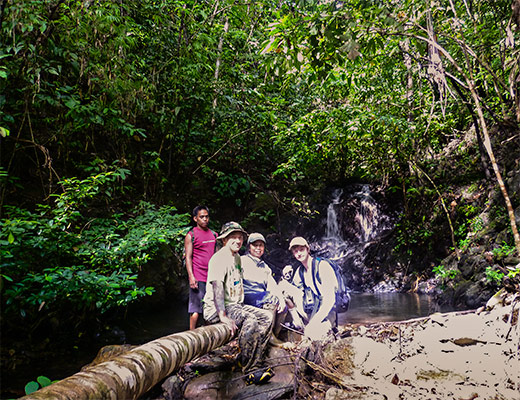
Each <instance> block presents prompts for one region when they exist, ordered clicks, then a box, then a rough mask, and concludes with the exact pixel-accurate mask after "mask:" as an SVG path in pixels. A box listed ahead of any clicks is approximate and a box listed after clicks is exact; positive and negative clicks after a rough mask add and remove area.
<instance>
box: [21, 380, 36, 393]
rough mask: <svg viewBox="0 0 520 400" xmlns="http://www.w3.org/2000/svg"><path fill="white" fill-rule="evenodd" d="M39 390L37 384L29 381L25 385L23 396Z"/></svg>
mask: <svg viewBox="0 0 520 400" xmlns="http://www.w3.org/2000/svg"><path fill="white" fill-rule="evenodd" d="M39 388H40V385H38V383H37V382H34V381H31V382H29V383H28V384H27V385H25V394H31V393H34V392H36V391H37V390H38V389H39Z"/></svg>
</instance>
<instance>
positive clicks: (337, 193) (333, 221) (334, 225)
mask: <svg viewBox="0 0 520 400" xmlns="http://www.w3.org/2000/svg"><path fill="white" fill-rule="evenodd" d="M342 194H343V190H342V189H336V190H334V192H333V194H332V201H331V203H330V204H329V206H328V207H327V238H329V239H337V240H338V239H341V233H340V231H339V224H338V215H337V214H336V208H335V206H336V205H337V204H339V203H340V201H341V195H342Z"/></svg>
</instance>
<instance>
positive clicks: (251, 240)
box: [247, 232, 265, 244]
mask: <svg viewBox="0 0 520 400" xmlns="http://www.w3.org/2000/svg"><path fill="white" fill-rule="evenodd" d="M257 240H260V241H262V242H264V244H265V237H264V235H262V234H261V233H258V232H253V233H251V234H250V235H249V239H247V244H251V243H254V242H256V241H257Z"/></svg>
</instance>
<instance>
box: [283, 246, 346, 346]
mask: <svg viewBox="0 0 520 400" xmlns="http://www.w3.org/2000/svg"><path fill="white" fill-rule="evenodd" d="M289 250H290V251H291V252H292V254H293V256H294V258H295V259H296V260H297V261H299V262H300V263H301V265H300V266H299V267H298V269H297V270H296V273H295V274H294V279H293V283H294V285H295V286H297V287H299V288H300V289H301V290H302V293H303V298H302V303H303V311H304V312H305V314H306V315H307V319H308V323H307V325H306V326H305V331H304V335H305V336H307V337H308V338H310V339H311V340H321V339H324V338H325V337H326V336H327V335H328V334H329V333H331V332H334V331H336V330H337V321H338V316H337V312H336V289H337V287H338V281H337V279H336V273H335V272H334V269H333V268H332V266H331V265H330V264H329V263H328V262H327V261H325V260H322V261H321V262H320V263H319V266H316V263H315V262H313V257H311V255H310V246H309V244H308V243H307V240H305V239H304V238H303V237H301V236H297V237H295V238H293V239H292V240H291V242H290V244H289ZM318 268H319V278H318V276H317V274H318Z"/></svg>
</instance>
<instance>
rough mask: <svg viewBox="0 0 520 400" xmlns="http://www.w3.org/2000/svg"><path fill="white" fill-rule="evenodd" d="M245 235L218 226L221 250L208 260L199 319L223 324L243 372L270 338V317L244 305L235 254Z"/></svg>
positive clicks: (232, 227) (227, 226) (228, 226)
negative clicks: (235, 340)
mask: <svg viewBox="0 0 520 400" xmlns="http://www.w3.org/2000/svg"><path fill="white" fill-rule="evenodd" d="M246 238H247V232H246V231H245V230H244V229H243V228H242V227H241V226H240V224H238V223H236V222H227V223H225V224H224V225H223V226H222V229H221V231H220V234H219V236H218V237H217V239H218V240H221V241H222V245H223V247H222V248H221V249H220V250H219V251H217V252H216V253H215V254H214V255H213V257H211V259H210V260H209V265H208V287H207V290H206V295H205V296H204V304H203V317H204V319H205V320H206V321H207V322H209V323H217V322H219V321H220V322H223V323H224V324H226V325H227V326H228V327H229V329H230V330H231V332H232V334H235V332H236V330H237V328H239V329H240V331H239V333H238V345H239V347H240V350H241V353H240V359H239V362H240V364H241V366H242V370H243V371H244V372H247V371H249V370H251V369H253V368H254V366H255V365H256V364H257V363H258V362H259V361H260V360H261V358H262V356H263V353H264V351H265V349H266V347H267V343H268V341H269V338H270V336H271V331H272V325H273V314H272V312H270V311H267V310H263V309H260V308H257V307H253V306H251V305H246V304H244V285H243V270H242V264H241V259H240V255H239V254H238V251H239V250H240V248H241V247H242V244H243V243H244V240H245V239H246Z"/></svg>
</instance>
